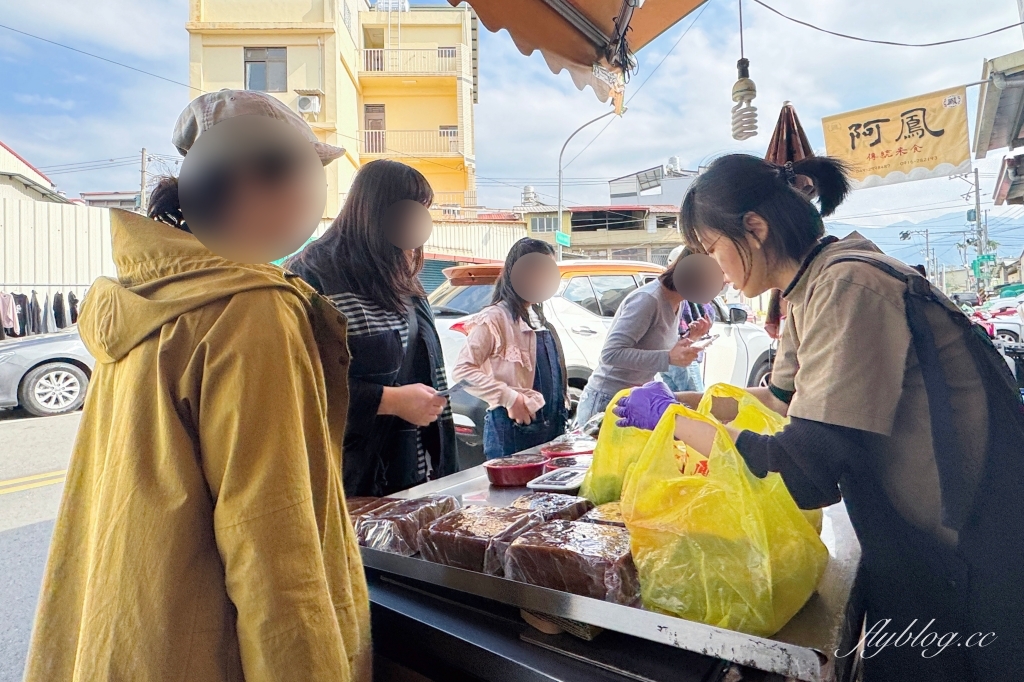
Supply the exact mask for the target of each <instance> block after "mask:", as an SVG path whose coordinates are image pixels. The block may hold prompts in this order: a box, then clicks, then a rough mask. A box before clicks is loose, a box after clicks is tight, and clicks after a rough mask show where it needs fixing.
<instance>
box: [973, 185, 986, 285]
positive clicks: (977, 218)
mask: <svg viewBox="0 0 1024 682" xmlns="http://www.w3.org/2000/svg"><path fill="white" fill-rule="evenodd" d="M974 232H975V236H976V238H977V240H978V242H977V252H978V257H979V258H981V256H983V255H985V250H986V247H987V246H988V245H987V244H985V243H984V241H983V237H982V234H981V182H980V181H979V180H978V169H977V168H975V169H974ZM983 265H984V263H981V262H979V263H978V282H977V287H978V289H979V293H980V292H981V291H982V290H984V286H982V281H983V278H982V277H981V268H982V266H983Z"/></svg>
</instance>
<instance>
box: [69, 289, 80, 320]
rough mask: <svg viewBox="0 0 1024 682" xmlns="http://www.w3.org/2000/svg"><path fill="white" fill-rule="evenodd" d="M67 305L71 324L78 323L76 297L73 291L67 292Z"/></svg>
mask: <svg viewBox="0 0 1024 682" xmlns="http://www.w3.org/2000/svg"><path fill="white" fill-rule="evenodd" d="M68 307H69V308H71V324H77V323H78V297H77V296H75V292H73V291H72V292H70V293H69V294H68Z"/></svg>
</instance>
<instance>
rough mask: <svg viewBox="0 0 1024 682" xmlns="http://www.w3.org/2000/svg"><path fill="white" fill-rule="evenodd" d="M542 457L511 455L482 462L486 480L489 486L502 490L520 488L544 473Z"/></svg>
mask: <svg viewBox="0 0 1024 682" xmlns="http://www.w3.org/2000/svg"><path fill="white" fill-rule="evenodd" d="M546 461H547V458H545V457H544V456H542V455H512V456H511V457H500V458H498V459H491V460H488V461H486V462H484V468H485V469H486V470H487V478H488V479H489V480H490V482H491V485H496V486H501V487H504V488H521V487H522V486H525V485H526V484H527V483H529V482H530V481H532V480H533V479H535V478H537V477H538V476H540V475H541V474H543V473H544V463H545V462H546Z"/></svg>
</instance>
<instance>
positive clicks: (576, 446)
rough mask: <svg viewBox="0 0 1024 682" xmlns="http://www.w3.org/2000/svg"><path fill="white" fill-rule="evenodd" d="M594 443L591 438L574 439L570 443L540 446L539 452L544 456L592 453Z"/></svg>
mask: <svg viewBox="0 0 1024 682" xmlns="http://www.w3.org/2000/svg"><path fill="white" fill-rule="evenodd" d="M594 445H596V443H595V442H594V441H591V440H582V441H575V442H572V443H555V444H552V445H544V446H541V449H540V454H542V455H544V456H545V457H569V456H572V455H592V454H594Z"/></svg>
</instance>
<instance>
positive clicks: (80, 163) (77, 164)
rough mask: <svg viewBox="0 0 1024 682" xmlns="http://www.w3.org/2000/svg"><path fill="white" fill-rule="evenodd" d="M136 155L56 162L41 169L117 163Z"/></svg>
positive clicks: (49, 169) (54, 169)
mask: <svg viewBox="0 0 1024 682" xmlns="http://www.w3.org/2000/svg"><path fill="white" fill-rule="evenodd" d="M136 158H137V157H135V156H118V157H116V158H113V159H96V160H95V161H75V162H74V163H55V164H52V165H49V166H39V170H41V171H44V172H45V171H51V170H53V171H56V170H64V169H65V168H76V167H79V166H92V165H95V164H100V163H115V162H117V161H125V160H127V159H136Z"/></svg>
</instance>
